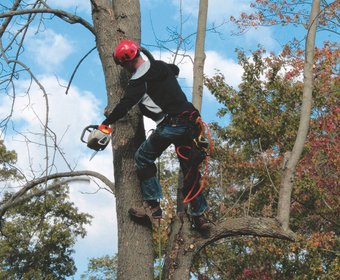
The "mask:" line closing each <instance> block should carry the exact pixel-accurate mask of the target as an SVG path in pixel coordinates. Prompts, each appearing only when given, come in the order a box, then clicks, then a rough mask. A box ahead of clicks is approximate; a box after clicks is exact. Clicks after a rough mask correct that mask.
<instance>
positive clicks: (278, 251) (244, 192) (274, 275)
mask: <svg viewBox="0 0 340 280" xmlns="http://www.w3.org/2000/svg"><path fill="white" fill-rule="evenodd" d="M238 57H239V63H240V65H242V67H243V69H244V74H243V79H242V83H241V84H240V86H239V90H238V91H237V90H235V89H233V88H232V87H231V86H230V85H228V84H227V83H226V82H225V78H224V77H223V75H221V74H216V76H214V77H211V78H208V79H207V80H206V85H207V87H208V88H209V89H210V91H211V92H212V93H213V94H214V96H215V97H216V98H217V99H218V100H219V101H220V102H221V104H222V105H223V108H221V110H220V112H219V114H220V115H221V117H224V116H225V115H226V114H229V113H231V115H232V119H231V124H230V125H229V126H227V127H219V126H218V125H217V123H216V124H215V126H214V127H215V128H216V134H217V135H218V138H219V139H220V140H219V142H218V141H216V145H215V157H216V165H214V166H212V167H211V168H212V169H214V170H216V171H215V172H216V173H217V172H218V174H219V176H216V178H214V179H213V182H212V185H215V186H218V187H217V188H213V189H209V193H210V197H211V202H212V203H211V205H212V206H213V209H212V210H213V213H214V215H215V218H216V219H220V218H221V216H222V217H223V216H239V215H241V216H242V215H245V214H246V215H251V216H269V217H273V216H274V215H275V212H276V209H277V202H278V189H279V187H278V186H279V184H280V180H281V166H282V159H283V158H284V154H285V152H286V151H287V150H289V149H291V147H292V145H293V143H294V139H295V135H296V131H297V127H298V122H299V111H300V102H301V96H302V90H303V82H302V81H301V73H302V69H303V60H304V51H303V50H301V49H299V50H297V52H293V51H292V50H291V49H290V48H289V47H286V48H285V49H284V50H283V52H282V53H281V54H279V55H274V54H271V55H267V54H266V53H265V51H264V50H263V49H260V50H258V51H255V52H254V53H253V54H252V59H250V60H249V59H248V57H247V56H246V54H245V53H244V52H243V51H238ZM338 65H339V48H338V44H337V43H333V44H332V43H330V42H325V44H324V46H323V47H322V48H318V49H315V62H314V72H313V73H314V74H313V79H314V87H313V100H314V102H313V111H312V119H311V129H310V132H309V134H308V138H307V142H306V145H305V149H304V152H303V155H302V159H301V161H300V163H299V165H298V167H297V173H296V180H295V183H294V192H293V197H292V201H293V203H292V209H291V215H292V216H291V228H292V230H293V231H294V232H296V233H297V239H296V242H294V243H287V242H282V241H279V240H270V239H267V238H261V239H259V238H255V239H253V238H238V239H235V238H233V239H231V240H228V241H227V242H226V243H224V244H214V245H213V246H209V247H208V248H207V249H206V250H204V251H203V252H202V253H201V255H200V258H197V259H196V263H195V266H194V268H195V269H194V271H195V274H196V275H199V274H204V275H206V276H210V277H218V276H219V277H222V278H223V277H224V278H226V279H290V278H291V279H300V278H301V277H306V278H307V279H319V278H321V279H336V278H337V277H339V276H338V270H339V267H338V265H337V262H338V256H337V253H336V252H337V251H338V240H339V237H338V234H339V231H338V225H339V219H338V218H335V217H336V216H337V215H336V213H337V212H338V211H339V208H338V197H337V195H336V194H335V191H334V190H335V189H336V188H337V187H336V185H337V183H336V182H335V181H337V180H338V175H334V174H339V172H338V169H339V164H338V162H339V155H338V153H336V151H337V150H338V149H339V144H338V142H339V141H338V139H337V138H338V132H336V131H338V129H337V128H336V127H337V122H338V121H337V120H336V119H338V117H339V112H338V109H337V105H336V104H338V103H339V90H338V89H339V67H338ZM218 144H219V145H218ZM334 153H335V154H334ZM326 170H329V172H326ZM307 264H308V265H307Z"/></svg>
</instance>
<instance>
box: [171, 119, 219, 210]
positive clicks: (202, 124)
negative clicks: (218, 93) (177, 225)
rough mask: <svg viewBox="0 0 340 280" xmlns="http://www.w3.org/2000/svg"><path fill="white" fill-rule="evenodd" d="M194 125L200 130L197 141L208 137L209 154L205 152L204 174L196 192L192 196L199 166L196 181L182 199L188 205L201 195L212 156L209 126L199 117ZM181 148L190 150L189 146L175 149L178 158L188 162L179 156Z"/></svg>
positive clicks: (185, 158)
mask: <svg viewBox="0 0 340 280" xmlns="http://www.w3.org/2000/svg"><path fill="white" fill-rule="evenodd" d="M196 123H197V124H198V125H199V129H200V134H199V137H198V139H199V140H200V139H202V138H203V137H204V135H205V134H207V135H208V142H209V143H208V145H209V153H207V151H205V152H206V156H205V168H204V173H203V176H202V179H201V184H200V187H199V189H198V191H197V192H196V193H195V194H193V195H192V192H193V191H194V188H195V185H196V183H197V180H198V174H199V171H198V170H199V169H200V167H201V165H199V166H198V168H197V174H196V179H195V181H194V183H193V185H192V186H191V188H190V190H189V192H188V194H187V195H186V197H185V198H184V200H183V203H188V202H190V201H192V200H193V199H195V198H196V197H197V196H198V195H199V194H200V193H201V191H202V190H203V188H204V184H205V181H206V178H207V175H208V163H209V157H210V155H211V154H212V149H213V145H212V138H211V134H210V129H209V126H208V125H207V124H206V123H205V122H203V121H202V119H201V118H200V117H198V118H197V119H196ZM206 130H207V133H206ZM196 145H199V143H196ZM181 148H186V149H191V147H190V146H179V147H177V149H176V153H177V154H178V156H179V157H181V158H182V159H184V160H188V157H185V156H183V155H182V154H181V152H180V149H181ZM189 172H190V170H189ZM189 172H188V174H189ZM184 180H185V178H184Z"/></svg>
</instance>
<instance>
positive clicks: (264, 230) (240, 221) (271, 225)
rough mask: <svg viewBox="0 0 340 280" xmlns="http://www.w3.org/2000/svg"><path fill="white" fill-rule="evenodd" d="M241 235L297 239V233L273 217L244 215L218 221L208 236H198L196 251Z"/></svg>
mask: <svg viewBox="0 0 340 280" xmlns="http://www.w3.org/2000/svg"><path fill="white" fill-rule="evenodd" d="M240 235H252V236H260V237H272V238H279V239H284V240H290V241H294V240H295V234H294V233H293V232H292V231H290V230H284V229H283V228H282V226H281V224H280V223H279V222H278V221H277V220H275V219H271V218H254V217H243V218H234V219H226V220H225V221H221V222H218V224H217V226H215V227H213V228H212V229H211V231H210V234H209V237H208V238H203V237H201V236H200V237H198V238H197V239H196V240H197V242H196V243H195V252H198V251H200V250H201V249H203V248H204V247H205V246H207V245H209V244H212V243H214V242H216V241H218V240H220V239H222V238H227V237H231V236H240Z"/></svg>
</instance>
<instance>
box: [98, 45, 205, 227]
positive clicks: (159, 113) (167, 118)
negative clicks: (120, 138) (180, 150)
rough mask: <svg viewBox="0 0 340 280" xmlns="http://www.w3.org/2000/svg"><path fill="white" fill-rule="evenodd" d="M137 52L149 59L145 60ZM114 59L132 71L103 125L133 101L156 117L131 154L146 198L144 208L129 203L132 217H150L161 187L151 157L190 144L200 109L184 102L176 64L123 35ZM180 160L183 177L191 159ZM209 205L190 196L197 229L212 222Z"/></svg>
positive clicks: (156, 214)
mask: <svg viewBox="0 0 340 280" xmlns="http://www.w3.org/2000/svg"><path fill="white" fill-rule="evenodd" d="M141 52H143V53H144V54H145V55H146V56H147V58H148V60H144V58H143V57H142V56H141ZM113 58H114V60H115V63H116V64H117V65H120V66H122V67H123V68H125V69H126V70H128V72H130V73H131V75H132V76H131V78H130V80H129V82H128V86H127V88H126V92H125V95H124V96H123V98H122V99H121V100H120V102H119V103H118V104H117V105H116V107H115V108H114V109H113V110H112V112H111V113H110V114H109V115H108V117H107V118H106V119H105V120H104V121H103V123H102V124H104V125H110V124H113V123H114V122H116V121H117V120H118V119H120V118H122V117H123V116H125V115H126V114H127V112H128V111H129V110H130V109H131V108H132V107H133V106H134V105H136V104H138V105H139V107H140V110H141V112H142V114H143V115H145V116H146V117H149V118H151V119H152V120H154V121H155V122H156V124H157V126H156V129H155V130H154V131H153V133H152V134H151V135H150V136H149V137H148V138H147V139H146V140H145V141H144V142H143V143H142V144H141V145H140V147H139V148H138V150H137V152H136V154H135V160H136V166H137V175H138V178H139V179H140V182H141V190H142V195H143V199H144V203H143V207H132V208H131V209H129V214H130V215H131V216H132V217H133V218H146V217H147V216H149V217H150V216H151V219H152V218H153V219H161V218H162V209H161V208H160V204H159V200H160V199H161V198H162V187H161V185H160V182H159V180H158V178H157V177H156V173H157V168H156V165H155V160H156V159H157V158H158V157H159V156H160V155H161V154H162V153H163V151H164V150H166V149H167V148H168V147H169V145H171V144H174V145H175V147H180V146H183V147H184V146H191V144H192V141H193V139H194V138H195V137H197V134H198V133H199V132H198V125H197V123H196V122H195V121H196V118H197V117H199V112H198V111H197V109H196V108H195V107H194V106H193V105H192V103H190V102H188V100H187V98H186V96H185V94H184V93H183V91H182V89H181V87H180V85H179V83H178V81H177V79H176V77H177V75H178V74H179V68H178V67H177V66H176V65H174V64H168V63H165V62H163V61H160V60H155V59H154V58H153V57H152V55H151V54H150V53H149V52H148V51H147V50H145V49H144V48H142V47H140V46H139V45H138V44H137V43H136V42H134V41H132V40H122V41H121V42H120V43H119V44H118V45H117V46H116V48H115V51H114V53H113ZM187 156H188V155H187ZM178 159H179V162H180V167H181V170H182V172H183V176H184V177H185V176H186V175H187V174H188V172H190V166H189V164H190V161H188V160H185V159H184V157H183V156H182V157H180V156H179V157H178ZM186 159H187V158H186ZM199 178H200V175H199ZM195 184H196V185H197V186H195V189H196V191H197V190H198V188H199V180H196V182H195ZM182 192H183V195H184V196H185V195H186V194H187V192H188V190H187V189H185V188H184V189H182ZM207 209H208V204H207V201H206V199H205V198H204V196H203V194H202V193H199V194H197V196H195V198H194V199H192V200H191V201H190V207H189V214H190V216H191V221H192V224H193V227H194V228H195V229H197V230H206V229H208V228H209V227H210V225H209V223H208V221H207V219H206V218H205V217H204V215H203V213H204V212H205V211H206V210H207Z"/></svg>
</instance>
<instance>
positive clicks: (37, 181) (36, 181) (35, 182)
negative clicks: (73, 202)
mask: <svg viewBox="0 0 340 280" xmlns="http://www.w3.org/2000/svg"><path fill="white" fill-rule="evenodd" d="M79 176H90V177H95V178H97V179H99V180H101V181H102V182H103V183H104V184H105V185H107V186H108V187H109V188H110V189H111V191H112V193H114V184H113V183H112V182H111V181H110V180H109V179H108V178H107V177H105V176H104V175H102V174H100V173H98V172H95V171H90V170H83V171H73V172H62V173H55V174H51V175H47V176H44V177H41V178H37V179H34V180H32V181H30V182H28V183H27V184H26V185H24V186H22V187H21V189H20V190H19V191H18V192H16V193H15V194H13V195H12V197H11V198H10V199H9V200H8V201H7V202H6V203H5V204H3V205H1V207H0V217H1V216H3V215H4V213H5V212H6V211H7V210H8V209H9V208H10V207H12V206H13V203H14V205H17V201H18V200H20V199H22V198H23V197H25V196H24V195H25V194H26V193H27V192H28V191H29V190H31V189H32V188H33V187H35V186H37V185H40V184H42V183H45V182H48V181H50V180H54V179H58V178H66V177H79ZM63 184H65V181H64V182H63V181H62V182H58V183H57V185H63ZM49 188H50V187H48V188H45V189H44V190H43V192H46V191H47V190H49ZM33 196H34V195H32V196H30V197H33ZM23 199H24V200H27V199H25V198H23Z"/></svg>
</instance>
